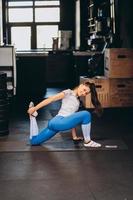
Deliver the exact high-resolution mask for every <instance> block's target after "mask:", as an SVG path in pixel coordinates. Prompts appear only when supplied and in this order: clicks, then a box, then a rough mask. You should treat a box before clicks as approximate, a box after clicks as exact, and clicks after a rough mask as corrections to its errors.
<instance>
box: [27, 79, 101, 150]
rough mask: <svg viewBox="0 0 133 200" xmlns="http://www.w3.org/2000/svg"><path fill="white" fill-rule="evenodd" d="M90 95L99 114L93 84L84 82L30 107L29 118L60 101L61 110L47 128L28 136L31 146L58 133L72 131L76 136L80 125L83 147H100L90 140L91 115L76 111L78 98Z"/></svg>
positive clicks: (99, 106)
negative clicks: (76, 128)
mask: <svg viewBox="0 0 133 200" xmlns="http://www.w3.org/2000/svg"><path fill="white" fill-rule="evenodd" d="M89 93H91V101H92V104H93V105H94V107H95V112H96V113H97V114H101V111H102V108H101V104H100V102H99V100H98V97H97V92H96V89H95V85H94V83H90V82H85V83H82V84H80V85H79V86H77V87H76V88H74V89H73V90H71V89H67V90H64V91H62V92H60V93H58V94H56V95H54V96H51V97H49V98H47V99H45V100H43V101H42V102H40V103H39V104H37V105H36V106H33V107H30V108H29V110H28V113H29V115H30V117H32V115H33V116H36V115H37V112H36V111H37V110H39V109H40V108H42V107H44V106H46V105H48V104H50V103H52V102H54V101H57V100H61V99H62V104H61V108H60V110H59V112H58V114H57V115H56V116H55V117H54V118H52V119H51V120H50V121H49V122H48V126H47V128H45V129H44V130H42V131H41V132H40V133H36V134H34V135H31V136H30V143H31V145H40V144H41V143H43V142H45V141H47V140H49V139H50V138H51V137H53V136H54V135H56V134H57V133H58V132H60V131H65V130H68V129H72V132H73V135H75V136H76V131H75V127H76V126H77V125H79V124H81V128H82V132H83V138H84V146H85V147H101V144H99V143H96V142H94V141H92V140H91V137H90V132H91V114H90V112H88V111H85V110H84V111H78V109H79V106H80V101H79V98H80V97H81V96H86V95H87V94H89Z"/></svg>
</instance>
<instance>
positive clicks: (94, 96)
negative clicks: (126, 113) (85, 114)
mask: <svg viewBox="0 0 133 200" xmlns="http://www.w3.org/2000/svg"><path fill="white" fill-rule="evenodd" d="M84 85H86V86H88V87H89V88H90V93H91V102H92V104H93V106H94V108H95V109H94V113H96V114H97V116H99V117H100V116H101V115H102V113H103V108H102V106H101V103H100V101H99V99H98V95H97V91H96V86H95V84H94V83H90V82H88V81H87V82H85V83H84Z"/></svg>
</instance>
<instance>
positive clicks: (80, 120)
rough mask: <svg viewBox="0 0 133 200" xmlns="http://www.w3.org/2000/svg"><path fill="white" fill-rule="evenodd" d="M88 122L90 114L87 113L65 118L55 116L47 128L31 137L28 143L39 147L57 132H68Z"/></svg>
mask: <svg viewBox="0 0 133 200" xmlns="http://www.w3.org/2000/svg"><path fill="white" fill-rule="evenodd" d="M90 122H91V114H90V113H89V112H88V111H79V112H76V113H74V114H72V115H69V116H67V117H63V116H59V115H57V116H55V117H54V118H52V119H51V120H50V121H49V123H48V127H47V128H45V129H43V130H42V131H41V132H40V133H39V134H38V135H36V136H33V137H32V139H31V140H30V143H31V145H40V144H41V143H43V142H45V141H47V140H49V139H50V138H51V137H53V136H54V135H56V133H58V132H59V131H65V130H69V129H72V128H74V127H76V126H77V125H79V124H88V123H90Z"/></svg>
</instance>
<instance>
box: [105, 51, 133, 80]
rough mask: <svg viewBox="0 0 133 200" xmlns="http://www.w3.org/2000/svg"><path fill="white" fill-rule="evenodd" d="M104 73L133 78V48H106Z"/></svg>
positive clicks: (111, 76) (108, 75) (111, 75)
mask: <svg viewBox="0 0 133 200" xmlns="http://www.w3.org/2000/svg"><path fill="white" fill-rule="evenodd" d="M104 74H105V76H106V77H109V78H133V49H127V48H112V49H106V50H105V54H104Z"/></svg>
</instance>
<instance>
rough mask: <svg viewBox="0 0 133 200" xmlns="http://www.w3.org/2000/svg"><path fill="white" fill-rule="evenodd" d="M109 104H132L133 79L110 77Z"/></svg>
mask: <svg viewBox="0 0 133 200" xmlns="http://www.w3.org/2000/svg"><path fill="white" fill-rule="evenodd" d="M110 106H111V107H130V106H133V79H123V78H121V79H110Z"/></svg>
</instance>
